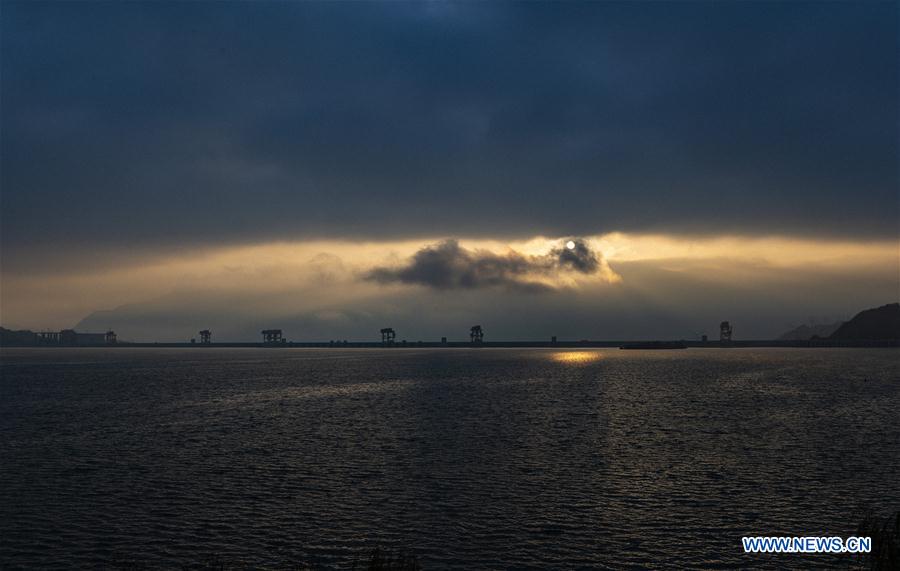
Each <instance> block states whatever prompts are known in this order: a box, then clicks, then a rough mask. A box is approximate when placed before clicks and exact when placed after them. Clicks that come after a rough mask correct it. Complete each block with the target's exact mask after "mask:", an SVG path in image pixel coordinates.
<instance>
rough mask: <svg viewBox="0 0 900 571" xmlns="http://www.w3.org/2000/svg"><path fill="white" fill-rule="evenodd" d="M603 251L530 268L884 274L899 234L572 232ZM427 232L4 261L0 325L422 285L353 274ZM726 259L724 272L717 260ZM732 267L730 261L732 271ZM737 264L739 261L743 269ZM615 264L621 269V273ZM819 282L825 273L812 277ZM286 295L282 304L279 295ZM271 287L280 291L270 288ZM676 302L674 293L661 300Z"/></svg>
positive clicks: (545, 245)
mask: <svg viewBox="0 0 900 571" xmlns="http://www.w3.org/2000/svg"><path fill="white" fill-rule="evenodd" d="M569 239H570V238H569V237H560V238H553V237H542V236H539V237H535V238H531V239H528V240H511V241H501V240H484V239H465V238H463V239H460V240H459V244H460V245H461V246H463V247H465V248H467V249H469V250H472V251H485V252H491V253H493V254H497V255H507V254H510V253H512V252H515V253H518V254H521V255H524V256H542V255H546V254H547V253H548V252H549V251H551V250H553V249H554V248H560V247H563V246H564V245H565V244H566V242H567V241H568V240H569ZM582 239H583V240H584V241H585V242H586V243H587V244H588V245H589V246H590V247H591V248H592V249H593V250H594V251H596V252H597V253H599V254H600V255H602V259H603V260H604V263H608V268H609V271H608V272H599V273H597V274H582V273H577V272H560V273H559V274H554V275H552V276H547V275H545V276H540V278H539V279H541V280H545V281H546V283H547V285H548V286H552V287H553V288H554V289H559V288H561V289H570V290H573V291H585V292H587V291H597V292H601V291H603V290H604V289H605V288H620V289H624V290H628V289H629V288H642V289H643V290H644V291H643V294H644V295H646V296H648V297H649V298H651V299H655V300H657V302H658V303H666V298H667V291H666V288H665V287H663V286H664V284H652V283H643V284H637V283H634V282H632V283H629V280H628V277H627V275H624V274H622V272H621V271H619V270H620V269H621V268H625V267H628V266H629V265H631V266H634V265H635V264H637V265H639V266H648V265H649V266H653V267H655V268H657V269H661V270H665V271H666V272H670V273H673V272H674V273H678V272H683V273H688V274H690V275H691V277H692V278H695V279H700V280H702V281H705V282H707V283H709V284H711V285H710V286H709V287H711V288H712V287H715V285H714V284H715V283H717V282H720V281H722V280H749V281H750V282H752V281H754V280H758V279H762V278H761V277H760V275H761V272H760V271H759V269H760V268H767V269H782V270H785V269H786V270H790V271H796V272H803V271H807V270H809V271H812V270H815V271H817V272H825V273H831V274H834V275H842V276H845V277H846V276H848V275H850V276H852V275H853V274H854V273H860V274H864V273H867V272H868V273H869V274H871V273H872V272H881V274H883V275H884V276H885V279H889V276H891V275H893V276H894V278H895V279H896V277H897V272H898V269H897V267H898V243H897V242H895V241H888V242H850V241H842V242H837V241H813V240H802V239H792V238H779V237H765V238H747V237H729V236H722V237H712V238H685V237H677V236H662V235H636V234H623V233H611V234H605V235H598V236H590V237H583V238H582ZM438 242H440V238H436V239H420V240H404V241H383V242H376V241H369V242H352V241H306V242H273V243H265V244H248V245H241V246H228V247H222V248H208V249H202V250H195V251H188V252H182V253H178V254H173V255H169V256H165V255H155V256H152V257H150V256H147V257H140V256H138V257H135V258H133V259H131V260H130V261H129V262H128V263H117V264H115V265H109V266H101V267H96V268H94V269H91V270H89V271H83V270H82V271H74V270H73V271H63V270H61V271H59V272H57V273H53V274H49V275H48V274H47V272H46V271H43V272H42V273H41V274H31V273H29V272H28V271H21V272H10V271H4V273H3V276H2V277H3V284H2V285H3V289H2V295H3V299H2V309H3V322H4V323H3V325H4V326H18V327H33V328H36V327H52V328H61V327H69V326H72V325H73V324H74V323H76V322H77V321H78V320H79V319H81V318H82V317H84V316H85V315H87V314H89V313H91V312H92V311H95V310H98V309H111V308H114V307H117V306H119V305H123V304H130V303H139V302H145V301H148V300H153V299H156V298H159V297H161V296H165V295H167V294H170V293H172V292H184V291H190V292H206V293H207V294H209V295H214V294H218V293H238V292H239V293H240V294H241V295H243V296H245V297H247V298H248V299H253V303H254V304H257V305H259V306H260V307H265V306H266V304H267V303H269V305H271V307H270V308H269V310H268V311H269V312H271V313H273V314H274V313H277V312H278V311H300V310H303V311H313V310H316V309H317V308H318V309H320V310H322V311H325V310H327V309H328V308H332V309H333V308H339V307H341V305H342V304H343V303H345V302H347V301H349V300H353V302H354V303H359V302H360V300H365V299H376V298H379V297H380V296H382V295H384V292H385V291H386V290H396V289H398V288H400V289H408V290H410V291H416V290H417V289H421V286H416V285H404V284H392V285H387V286H386V285H383V284H378V283H372V282H369V281H366V280H365V279H363V277H364V276H365V275H366V272H370V271H371V270H372V269H373V268H375V267H380V266H398V265H400V264H403V263H404V262H406V261H408V260H409V259H410V258H411V257H412V256H413V255H415V254H416V252H418V251H419V250H421V249H422V248H423V247H425V246H427V245H429V244H435V243H438ZM726 266H728V267H729V268H730V270H729V272H722V271H720V270H721V268H723V267H726ZM734 268H738V271H737V273H736V271H735V269H734ZM740 268H746V272H744V273H743V274H742V273H741V272H740V271H739V270H740ZM623 276H624V277H623ZM823 285H824V286H827V284H823ZM290 293H293V294H294V297H295V298H296V299H295V300H294V301H292V302H291V304H292V305H291V306H290V307H282V305H281V304H283V303H284V299H285V297H284V296H287V295H288V294H290ZM278 295H282V297H277V296H278ZM669 302H670V303H672V304H676V303H678V301H677V300H669Z"/></svg>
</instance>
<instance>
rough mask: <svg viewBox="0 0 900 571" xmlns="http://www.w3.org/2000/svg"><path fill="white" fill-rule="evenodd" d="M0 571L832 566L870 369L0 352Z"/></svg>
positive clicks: (845, 526) (696, 355)
mask: <svg viewBox="0 0 900 571" xmlns="http://www.w3.org/2000/svg"><path fill="white" fill-rule="evenodd" d="M0 372H2V377H0V567H2V568H5V569H7V568H19V567H29V568H31V567H41V568H50V567H59V568H73V567H96V566H108V565H115V564H121V563H122V562H129V564H135V565H138V566H147V567H149V568H171V567H181V566H184V565H193V564H200V563H204V562H208V561H211V560H214V561H222V562H227V563H229V564H233V565H237V566H251V567H252V566H272V567H281V566H285V565H290V564H294V563H299V562H304V563H310V564H313V565H317V566H321V567H324V568H346V567H348V566H351V565H352V564H353V562H354V561H356V560H357V559H358V558H360V557H361V556H363V555H364V554H365V553H366V552H367V551H368V550H370V549H372V548H373V547H375V546H381V547H384V548H388V549H392V550H404V551H407V552H410V553H412V554H415V555H416V556H417V557H418V558H419V561H420V562H421V563H422V564H423V566H424V567H425V569H453V568H455V569H529V568H535V569H537V568H542V569H546V568H553V569H573V568H586V569H587V568H610V569H622V568H629V567H634V568H647V567H658V568H666V569H671V568H733V567H761V568H773V569H775V568H785V567H792V566H798V565H804V566H805V565H815V566H817V567H822V566H835V567H846V566H848V565H849V564H850V563H852V561H853V558H852V556H847V555H816V556H813V555H805V556H798V555H768V556H760V555H755V556H751V555H745V554H744V553H743V550H742V547H741V542H740V538H741V536H743V535H829V536H833V535H837V536H846V535H852V534H853V532H854V531H855V529H856V525H857V524H858V522H859V520H860V517H861V514H862V513H863V511H864V510H866V509H874V510H876V511H882V512H884V511H892V510H896V509H898V508H900V352H898V351H897V350H892V349H871V350H870V349H693V348H692V349H687V350H676V351H620V350H618V349H600V350H589V351H581V350H552V349H488V348H482V349H389V350H379V349H323V350H317V349H262V348H260V349H252V348H236V349H225V348H221V349H219V348H209V349H201V348H182V349H150V348H147V349H128V348H115V349H88V348H83V349H4V350H3V351H2V365H0Z"/></svg>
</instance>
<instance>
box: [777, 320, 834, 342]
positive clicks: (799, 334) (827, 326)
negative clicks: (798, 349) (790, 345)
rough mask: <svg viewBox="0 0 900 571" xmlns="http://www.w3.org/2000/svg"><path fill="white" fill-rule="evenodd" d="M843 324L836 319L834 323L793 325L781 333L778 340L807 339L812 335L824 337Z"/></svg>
mask: <svg viewBox="0 0 900 571" xmlns="http://www.w3.org/2000/svg"><path fill="white" fill-rule="evenodd" d="M843 324H844V322H843V321H837V322H835V323H824V324H822V325H801V326H800V327H795V328H793V329H791V330H790V331H788V332H787V333H784V334H782V335H781V336H780V337H778V340H779V341H809V340H810V339H812V338H813V337H822V338H825V337H828V336H830V335H831V334H832V333H834V332H835V331H837V329H838V327H840V326H841V325H843Z"/></svg>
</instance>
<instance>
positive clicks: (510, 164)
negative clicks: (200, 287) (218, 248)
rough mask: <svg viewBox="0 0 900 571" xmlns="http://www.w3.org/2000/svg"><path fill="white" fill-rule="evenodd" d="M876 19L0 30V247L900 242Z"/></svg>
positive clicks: (424, 12) (470, 8) (890, 103)
mask: <svg viewBox="0 0 900 571" xmlns="http://www.w3.org/2000/svg"><path fill="white" fill-rule="evenodd" d="M897 21H898V5H897V4H896V3H894V2H883V3H879V2H816V3H800V2H791V3H767V2H743V3H703V2H691V3H610V4H606V3H552V4H551V3H521V4H510V3H462V4H445V3H424V4H411V3H410V4H407V3H381V4H374V3H369V4H362V3H352V4H351V3H336V2H335V3H299V2H298V3H243V2H242V3H218V2H217V3H206V2H190V3H188V2H184V3H162V2H154V3H143V4H142V3H133V2H128V3H112V2H108V3H107V2H105V3H82V2H78V3H75V2H59V3H50V4H45V3H39V2H26V3H17V2H4V3H3V6H2V115H0V119H2V179H0V181H2V237H3V248H4V250H5V252H4V253H5V254H6V255H7V256H9V255H12V258H11V259H15V253H16V251H17V249H18V248H20V247H21V246H23V245H26V244H27V245H30V246H31V247H32V248H38V249H40V247H41V246H42V245H47V246H50V247H52V248H55V249H58V248H59V247H60V244H61V243H67V244H69V245H70V247H73V248H75V247H83V246H90V245H92V244H95V243H103V242H107V243H108V242H109V240H110V238H111V237H114V239H115V241H116V243H119V244H122V245H126V246H129V247H132V246H142V247H149V248H153V247H156V246H157V245H172V244H176V245H177V244H180V243H186V242H189V243H214V244H218V243H241V242H247V241H257V240H268V239H273V238H274V239H294V238H310V237H324V238H341V237H352V238H402V237H433V236H482V237H500V238H502V237H517V236H518V237H525V236H534V235H538V234H544V235H551V236H562V235H580V234H597V233H603V232H609V231H614V230H624V231H632V232H664V233H687V234H720V233H743V234H750V235H770V234H780V235H784V234H787V235H803V236H838V237H842V238H854V239H856V238H862V239H868V238H891V237H896V236H897V233H898V227H897V224H898V222H897V220H898V165H897V157H898V136H897V135H898V103H897V101H898V26H897Z"/></svg>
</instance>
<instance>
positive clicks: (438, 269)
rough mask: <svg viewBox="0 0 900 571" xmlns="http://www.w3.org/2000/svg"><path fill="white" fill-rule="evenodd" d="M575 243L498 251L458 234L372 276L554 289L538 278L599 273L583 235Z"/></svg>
mask: <svg viewBox="0 0 900 571" xmlns="http://www.w3.org/2000/svg"><path fill="white" fill-rule="evenodd" d="M572 242H573V245H574V247H573V248H571V249H570V248H567V247H560V248H555V249H553V250H552V251H551V252H549V253H548V254H546V255H543V256H526V255H523V254H520V253H518V252H514V251H511V252H509V253H507V254H495V253H493V252H489V251H486V250H468V249H466V248H463V247H462V246H460V245H459V242H458V241H456V240H446V241H444V242H441V243H440V244H437V245H435V246H428V247H425V248H423V249H421V250H419V251H418V252H416V254H415V255H414V256H413V257H412V259H411V260H410V261H409V263H407V264H406V265H404V266H401V267H397V268H386V267H382V268H376V269H374V270H372V271H371V272H369V273H368V274H367V275H366V279H368V280H371V281H375V282H379V283H405V284H416V285H423V286H427V287H431V288H435V289H445V290H448V289H479V288H487V287H503V288H507V289H510V290H515V291H523V292H534V293H538V292H548V291H553V290H554V289H555V288H554V287H553V286H551V285H548V284H546V283H542V282H538V281H534V279H535V277H546V276H554V275H556V274H559V273H560V272H564V271H574V272H578V273H582V274H593V273H596V272H597V271H599V270H600V260H599V258H598V255H597V253H595V252H594V251H592V250H591V249H590V247H588V245H587V244H586V243H585V242H584V241H583V240H573V241H572Z"/></svg>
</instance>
